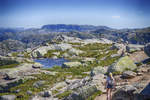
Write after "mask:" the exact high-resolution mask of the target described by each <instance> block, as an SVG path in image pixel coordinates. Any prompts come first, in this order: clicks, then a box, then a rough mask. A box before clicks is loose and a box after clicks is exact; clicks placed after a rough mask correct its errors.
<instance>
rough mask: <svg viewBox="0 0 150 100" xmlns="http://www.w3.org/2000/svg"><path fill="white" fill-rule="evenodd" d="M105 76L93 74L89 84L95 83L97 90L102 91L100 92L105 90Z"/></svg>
mask: <svg viewBox="0 0 150 100" xmlns="http://www.w3.org/2000/svg"><path fill="white" fill-rule="evenodd" d="M105 81H106V80H105V76H104V74H97V75H95V76H93V77H92V82H91V84H93V85H95V86H96V87H97V89H98V90H100V91H102V92H106V90H105V84H104V83H105Z"/></svg>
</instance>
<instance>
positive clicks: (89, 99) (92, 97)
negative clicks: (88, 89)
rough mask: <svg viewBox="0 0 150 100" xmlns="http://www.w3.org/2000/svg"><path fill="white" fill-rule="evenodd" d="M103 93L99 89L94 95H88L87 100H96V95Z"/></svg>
mask: <svg viewBox="0 0 150 100" xmlns="http://www.w3.org/2000/svg"><path fill="white" fill-rule="evenodd" d="M101 94H102V92H101V91H99V90H98V91H97V92H95V93H94V94H93V95H92V96H90V97H88V98H87V100H94V99H95V98H96V96H99V95H101Z"/></svg>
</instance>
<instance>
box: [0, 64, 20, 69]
mask: <svg viewBox="0 0 150 100" xmlns="http://www.w3.org/2000/svg"><path fill="white" fill-rule="evenodd" d="M18 65H19V63H18V64H10V65H3V66H0V69H6V68H14V67H16V66H18Z"/></svg>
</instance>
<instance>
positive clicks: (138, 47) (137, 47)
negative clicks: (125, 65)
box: [126, 44, 144, 53]
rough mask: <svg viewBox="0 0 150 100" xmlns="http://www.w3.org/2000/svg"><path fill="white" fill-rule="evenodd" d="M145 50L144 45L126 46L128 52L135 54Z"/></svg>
mask: <svg viewBox="0 0 150 100" xmlns="http://www.w3.org/2000/svg"><path fill="white" fill-rule="evenodd" d="M143 49H144V45H136V44H128V45H127V46H126V50H127V52H129V53H131V52H135V51H141V50H143Z"/></svg>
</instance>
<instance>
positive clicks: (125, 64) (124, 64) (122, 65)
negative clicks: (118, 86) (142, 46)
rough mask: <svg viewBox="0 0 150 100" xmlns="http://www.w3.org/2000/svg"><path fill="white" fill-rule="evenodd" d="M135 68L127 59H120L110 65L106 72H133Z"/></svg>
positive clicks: (126, 57)
mask: <svg viewBox="0 0 150 100" xmlns="http://www.w3.org/2000/svg"><path fill="white" fill-rule="evenodd" d="M136 68H137V66H136V65H135V64H134V62H133V61H132V60H131V59H130V58H129V57H128V56H125V57H121V58H120V59H119V60H118V61H117V62H116V63H114V64H112V65H111V66H110V67H109V69H108V71H109V72H114V73H115V72H123V71H125V70H126V69H128V70H135V69H136Z"/></svg>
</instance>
